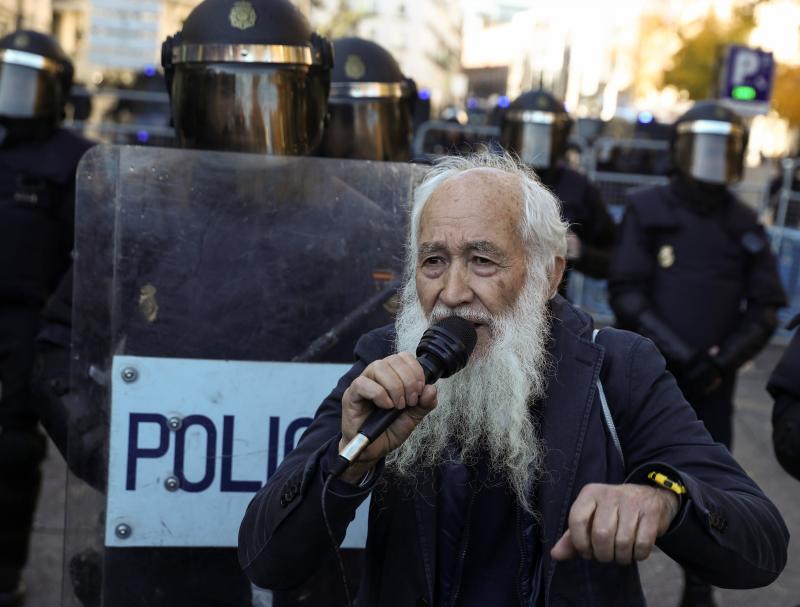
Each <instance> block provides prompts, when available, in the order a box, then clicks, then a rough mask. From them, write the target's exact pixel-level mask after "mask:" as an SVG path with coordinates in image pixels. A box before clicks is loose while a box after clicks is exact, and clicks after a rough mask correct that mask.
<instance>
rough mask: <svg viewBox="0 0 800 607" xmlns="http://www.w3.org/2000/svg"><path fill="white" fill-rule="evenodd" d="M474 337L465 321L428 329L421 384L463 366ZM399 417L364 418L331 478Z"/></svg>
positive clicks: (388, 413)
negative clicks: (423, 374)
mask: <svg viewBox="0 0 800 607" xmlns="http://www.w3.org/2000/svg"><path fill="white" fill-rule="evenodd" d="M477 341H478V335H477V333H476V332H475V328H474V327H473V326H472V324H470V322H469V321H467V320H464V319H463V318H461V317H460V316H448V317H447V318H443V319H442V320H440V321H439V322H437V323H436V324H434V325H432V326H431V327H429V328H428V329H427V330H426V331H425V333H423V335H422V339H421V340H420V342H419V345H418V346H417V362H419V364H420V365H422V369H423V371H424V372H425V383H426V384H432V383H434V382H435V381H436V380H438V379H439V378H442V377H450V376H451V375H453V374H454V373H457V372H458V371H461V369H463V368H464V366H465V365H466V364H467V360H468V359H469V357H470V355H471V354H472V351H473V350H474V349H475V343H476V342H477ZM401 413H403V410H401V409H376V410H375V411H373V412H372V413H371V414H370V416H369V417H368V418H367V421H365V422H364V424H363V425H362V426H361V428H360V429H359V431H358V434H356V435H355V436H354V437H353V439H352V440H351V441H350V442H349V443H347V445H346V446H345V448H344V449H342V450H341V451H340V452H339V455H338V456H337V457H336V460H335V461H334V462H333V463H332V465H331V470H330V472H331V475H332V476H334V477H338V476H340V475H341V474H342V473H343V472H344V471H345V470H347V468H348V467H349V466H350V465H351V464H352V463H353V462H354V461H356V459H358V456H359V455H361V452H362V451H364V449H366V448H367V446H368V445H370V444H371V443H372V442H373V441H374V440H375V439H376V438H378V437H379V436H380V435H381V434H383V433H384V432H385V431H386V429H387V428H388V427H389V426H391V425H392V422H393V421H394V420H396V419H397V418H398V417H400V414H401Z"/></svg>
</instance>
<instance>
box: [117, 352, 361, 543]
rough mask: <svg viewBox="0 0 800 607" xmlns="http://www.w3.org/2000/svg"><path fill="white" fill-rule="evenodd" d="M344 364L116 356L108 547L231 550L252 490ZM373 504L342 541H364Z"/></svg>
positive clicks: (300, 428)
mask: <svg viewBox="0 0 800 607" xmlns="http://www.w3.org/2000/svg"><path fill="white" fill-rule="evenodd" d="M349 368H350V366H349V365H339V364H324V363H281V362H248V361H230V360H226V361H217V360H193V359H180V358H152V357H139V356H115V357H114V359H113V363H112V373H111V377H112V382H111V386H112V388H111V405H112V406H111V426H110V440H109V446H110V448H109V454H108V455H109V462H108V496H107V511H106V517H105V519H106V531H105V543H106V546H115V547H119V548H132V547H142V546H172V547H186V546H216V547H228V548H232V547H236V540H237V534H238V531H239V521H240V520H241V518H242V515H243V514H244V511H245V509H246V507H247V504H248V503H249V502H250V499H251V498H252V497H253V495H254V494H255V492H256V491H258V490H259V489H260V488H261V487H262V486H263V485H264V484H265V483H266V481H267V480H268V479H269V477H270V476H271V475H272V474H274V472H275V469H276V468H277V466H278V464H279V463H280V462H281V460H282V459H283V457H284V456H285V455H287V454H288V453H289V452H290V451H291V450H292V449H293V448H294V446H295V445H296V444H297V441H298V440H299V439H300V437H301V436H302V434H303V431H304V430H305V429H306V428H307V427H308V426H309V424H310V423H311V420H312V419H313V417H314V412H315V409H316V404H317V403H321V402H322V400H323V399H324V398H325V397H326V396H328V394H329V393H330V391H331V387H332V386H335V385H336V383H337V382H338V381H339V378H340V377H341V376H342V375H344V374H345V373H346V372H347V370H348V369H349ZM120 379H121V381H120ZM368 508H369V501H368V500H367V501H366V502H364V503H363V504H362V505H361V507H360V508H359V509H358V513H357V515H356V519H355V521H353V523H351V525H350V527H349V528H348V532H347V536H346V537H345V541H344V543H343V547H345V548H363V547H364V546H365V545H366V539H367V510H368ZM122 529H124V530H125V531H124V532H123V533H120V530H122Z"/></svg>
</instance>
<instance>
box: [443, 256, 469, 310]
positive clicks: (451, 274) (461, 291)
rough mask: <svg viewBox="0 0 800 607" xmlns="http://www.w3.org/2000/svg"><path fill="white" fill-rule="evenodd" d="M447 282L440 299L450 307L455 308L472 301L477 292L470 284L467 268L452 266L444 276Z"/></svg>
mask: <svg viewBox="0 0 800 607" xmlns="http://www.w3.org/2000/svg"><path fill="white" fill-rule="evenodd" d="M444 280H445V284H444V288H443V289H442V291H441V293H439V300H440V301H441V302H442V303H443V304H444V305H446V306H447V307H448V308H455V307H456V306H460V305H463V304H468V303H472V300H473V298H474V296H475V294H474V293H473V292H472V288H471V287H470V285H469V275H468V272H467V270H466V268H461V267H459V266H458V265H454V266H452V267H451V268H450V269H449V270H448V272H447V273H446V274H445V277H444Z"/></svg>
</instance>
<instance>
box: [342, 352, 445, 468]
mask: <svg viewBox="0 0 800 607" xmlns="http://www.w3.org/2000/svg"><path fill="white" fill-rule="evenodd" d="M417 361H418V362H419V364H420V365H422V369H423V371H424V372H425V383H426V384H432V383H434V382H435V381H436V380H437V379H439V377H441V374H442V365H441V364H440V363H439V362H438V360H436V359H435V358H434V357H432V356H430V355H429V354H427V353H425V354H422V355H421V356H419V357H418V358H417ZM403 411H405V409H377V408H376V409H375V410H374V411H373V412H372V413H370V415H369V417H368V418H367V421H365V422H364V424H363V425H362V426H361V427H360V428H359V429H358V434H356V436H355V437H354V438H353V439H352V440H351V441H350V442H349V443H347V446H346V447H345V448H344V449H343V450H342V452H341V453H340V454H339V455H338V456H337V457H336V459H335V460H334V461H333V463H332V464H331V470H330V472H331V474H332V475H333V476H340V475H341V474H342V472H344V471H345V470H347V468H348V467H349V466H350V464H351V463H353V462H354V461H355V460H356V459H357V458H358V456H359V455H360V454H361V452H362V451H363V450H364V449H366V448H367V446H368V445H369V444H370V443H371V442H372V441H374V440H375V439H376V438H378V437H379V436H380V435H381V434H383V433H384V432H386V430H387V429H388V428H389V426H391V425H392V422H393V421H394V420H396V419H397V418H398V417H400V415H401V414H402V413H403Z"/></svg>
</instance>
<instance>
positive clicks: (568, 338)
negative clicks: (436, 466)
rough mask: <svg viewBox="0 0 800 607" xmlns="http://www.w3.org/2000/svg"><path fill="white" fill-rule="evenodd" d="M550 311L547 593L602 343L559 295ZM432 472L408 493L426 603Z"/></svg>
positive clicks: (545, 423)
mask: <svg viewBox="0 0 800 607" xmlns="http://www.w3.org/2000/svg"><path fill="white" fill-rule="evenodd" d="M550 309H551V312H552V324H551V340H550V344H549V348H548V349H549V351H550V356H551V360H552V361H553V363H554V369H555V371H554V372H553V374H552V375H551V377H550V379H549V382H548V388H547V395H546V396H545V398H544V400H543V402H542V403H541V404H540V405H539V409H540V411H541V432H542V439H543V441H544V445H545V448H546V450H547V451H546V454H545V472H544V474H543V475H542V479H541V481H540V482H539V486H538V491H537V502H536V505H537V509H538V510H539V512H540V513H541V515H542V522H543V526H542V529H541V530H540V531H541V534H540V535H541V538H542V543H541V544H540V546H541V550H542V554H541V555H540V567H542V572H543V574H544V577H541V578H540V581H541V582H542V583H543V584H544V588H540V589H539V592H542V591H545V592H548V593H549V590H548V589H549V585H550V580H551V579H552V576H553V572H554V569H555V563H554V562H553V561H552V560H551V559H550V549H551V548H552V547H553V545H554V544H555V542H556V541H557V540H558V538H559V537H560V536H561V534H562V533H563V532H564V526H565V522H566V518H567V513H568V512H569V508H570V506H571V505H572V503H571V496H572V494H573V490H574V485H575V475H576V471H577V468H578V464H579V462H580V456H581V447H582V445H583V439H584V436H585V434H586V428H587V424H588V420H589V412H590V411H591V406H592V402H593V401H594V397H595V390H596V388H595V386H596V383H597V379H598V377H599V374H600V366H601V364H602V361H603V348H602V347H601V346H599V345H596V344H594V343H592V329H593V322H592V319H591V317H590V316H589V315H588V314H586V313H585V312H583V311H581V310H578V309H577V308H575V307H574V306H572V305H571V304H570V303H569V302H568V301H566V300H565V299H564V298H563V297H561V296H560V295H556V296H555V297H554V298H553V300H552V301H551V302H550ZM433 476H434V475H429V474H426V475H425V477H424V478H422V479H419V482H418V484H417V490H416V492H415V495H414V512H415V516H416V521H417V528H416V531H417V540H418V541H417V547H418V550H419V562H420V565H421V567H422V569H423V571H422V574H423V576H424V580H425V583H426V585H427V592H428V600H429V604H431V605H432V604H433V601H434V589H435V579H436V570H435V564H436V536H437V533H436V525H437V521H436V487H435V485H434V480H433Z"/></svg>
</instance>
